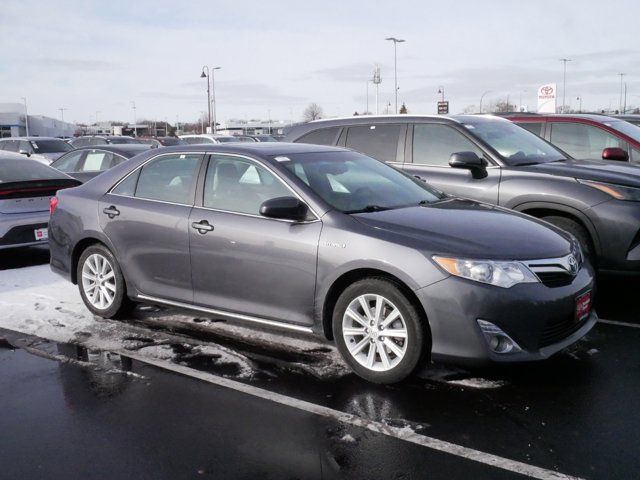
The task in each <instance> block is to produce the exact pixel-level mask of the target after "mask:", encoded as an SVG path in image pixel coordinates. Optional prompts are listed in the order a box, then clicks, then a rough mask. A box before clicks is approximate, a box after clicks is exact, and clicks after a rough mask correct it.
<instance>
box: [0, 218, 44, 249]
mask: <svg viewBox="0 0 640 480" xmlns="http://www.w3.org/2000/svg"><path fill="white" fill-rule="evenodd" d="M36 228H47V224H46V223H36V224H33V225H20V226H19V227H13V228H12V229H11V230H9V231H8V232H7V233H6V235H5V236H4V237H2V238H0V246H4V245H20V244H22V243H32V242H35V241H36V237H35V236H34V234H33V231H34V230H35V229H36Z"/></svg>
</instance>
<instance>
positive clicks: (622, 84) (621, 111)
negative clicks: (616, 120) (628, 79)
mask: <svg viewBox="0 0 640 480" xmlns="http://www.w3.org/2000/svg"><path fill="white" fill-rule="evenodd" d="M618 75H620V107H619V108H618V111H619V112H620V113H624V111H623V110H622V97H623V93H622V91H623V89H624V83H623V78H624V76H625V75H626V74H625V73H619V74H618Z"/></svg>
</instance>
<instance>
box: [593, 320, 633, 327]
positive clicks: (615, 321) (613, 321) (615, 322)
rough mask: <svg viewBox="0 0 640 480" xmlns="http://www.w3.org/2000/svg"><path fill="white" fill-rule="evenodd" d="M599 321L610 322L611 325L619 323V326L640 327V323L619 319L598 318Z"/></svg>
mask: <svg viewBox="0 0 640 480" xmlns="http://www.w3.org/2000/svg"><path fill="white" fill-rule="evenodd" d="M598 323H606V324H609V325H618V326H619V327H631V328H640V324H638V323H628V322H619V321H617V320H603V319H602V318H601V319H599V320H598Z"/></svg>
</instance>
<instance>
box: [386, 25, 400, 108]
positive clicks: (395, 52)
mask: <svg viewBox="0 0 640 480" xmlns="http://www.w3.org/2000/svg"><path fill="white" fill-rule="evenodd" d="M385 40H390V41H392V42H393V76H394V80H395V82H394V83H395V87H396V88H395V92H394V93H395V98H396V108H395V113H396V114H397V113H398V44H399V43H403V42H404V40H402V39H400V38H395V37H388V38H385Z"/></svg>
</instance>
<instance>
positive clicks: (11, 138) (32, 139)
mask: <svg viewBox="0 0 640 480" xmlns="http://www.w3.org/2000/svg"><path fill="white" fill-rule="evenodd" d="M6 140H28V141H30V142H36V141H38V140H59V141H61V142H64V143H66V141H65V140H63V139H62V138H56V137H33V136H29V137H8V138H2V139H0V141H6Z"/></svg>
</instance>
